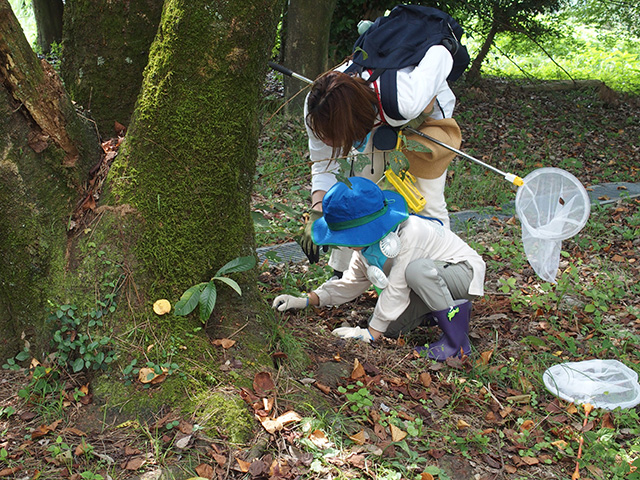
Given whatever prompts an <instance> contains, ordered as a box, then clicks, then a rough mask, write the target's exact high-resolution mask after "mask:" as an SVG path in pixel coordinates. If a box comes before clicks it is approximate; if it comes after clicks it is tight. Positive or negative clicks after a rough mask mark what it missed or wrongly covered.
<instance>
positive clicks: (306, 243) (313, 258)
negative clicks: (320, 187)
mask: <svg viewBox="0 0 640 480" xmlns="http://www.w3.org/2000/svg"><path fill="white" fill-rule="evenodd" d="M320 217H322V212H321V211H320V210H311V211H310V212H309V218H308V219H307V222H306V223H305V225H304V229H303V231H302V235H301V236H300V238H299V239H298V243H299V244H300V247H302V251H303V252H304V254H305V255H306V256H307V258H308V259H309V263H311V264H313V263H317V262H318V260H320V247H318V245H316V244H315V243H313V237H312V235H311V225H313V222H315V221H316V220H318V219H319V218H320ZM323 250H324V251H325V252H326V251H327V250H326V249H323Z"/></svg>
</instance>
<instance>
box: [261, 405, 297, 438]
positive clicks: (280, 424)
mask: <svg viewBox="0 0 640 480" xmlns="http://www.w3.org/2000/svg"><path fill="white" fill-rule="evenodd" d="M256 418H257V419H258V420H259V421H260V423H261V424H262V426H263V427H264V429H265V430H266V431H267V432H269V433H275V432H279V431H280V430H282V429H283V428H284V427H285V425H287V424H288V423H292V422H299V421H300V420H302V417H301V416H300V415H298V414H297V413H296V412H294V411H293V410H290V411H288V412H285V413H283V414H282V415H280V416H279V417H278V418H270V417H261V416H259V415H256Z"/></svg>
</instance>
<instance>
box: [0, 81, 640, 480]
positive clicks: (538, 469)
mask: <svg viewBox="0 0 640 480" xmlns="http://www.w3.org/2000/svg"><path fill="white" fill-rule="evenodd" d="M540 87H541V85H540ZM458 97H459V98H460V106H459V110H458V111H459V116H460V118H461V120H460V124H461V126H462V128H463V134H464V137H465V139H467V140H466V141H465V145H464V148H465V149H466V150H467V151H470V152H476V154H477V153H478V152H483V157H484V158H493V159H496V160H497V161H498V162H499V163H500V166H501V167H502V168H504V169H505V170H509V169H514V170H516V171H520V170H521V169H524V168H525V167H527V166H533V167H535V168H537V167H540V166H551V165H554V166H561V167H563V168H567V169H568V170H570V171H572V173H574V174H575V175H576V176H577V177H578V178H579V179H580V180H581V181H582V182H583V184H584V185H585V186H586V187H589V186H590V185H594V184H599V183H603V182H635V183H637V182H640V120H638V119H640V101H639V100H638V99H637V98H625V97H622V96H620V95H615V94H613V93H612V92H610V91H608V90H607V89H606V88H602V89H600V90H598V89H597V88H596V89H588V90H586V91H585V90H559V91H556V90H540V89H538V90H527V89H525V88H522V86H521V85H518V84H513V83H509V82H503V81H497V80H495V81H490V82H486V83H484V84H481V85H478V86H476V87H472V88H468V89H467V90H466V92H465V93H464V94H463V93H461V92H458ZM472 119H473V123H472ZM525 125H529V127H527V128H525ZM479 132H482V134H480V133H479ZM514 132H519V133H520V135H515V134H514ZM285 133H286V132H285ZM523 148H524V149H525V150H522V149H523ZM284 150H286V149H283V151H284ZM514 151H517V152H518V153H517V154H514ZM280 153H282V152H277V153H276V154H280ZM285 154H286V152H285ZM524 159H526V160H524ZM528 162H531V163H528ZM465 169H466V170H465ZM465 171H468V173H469V175H470V176H471V175H478V173H477V172H474V171H471V170H468V168H467V167H466V166H465V167H463V170H462V171H456V172H455V174H454V175H453V176H452V177H451V179H450V180H451V182H454V181H455V180H456V178H455V176H462V175H463V173H464V172H465ZM480 175H484V174H483V173H480ZM286 177H287V176H284V177H283V178H282V179H280V182H281V183H282V189H283V192H284V189H286V188H287V186H288V185H291V184H293V182H295V183H297V184H300V183H303V182H307V183H305V185H306V184H308V180H309V179H308V177H306V178H300V177H294V178H286ZM260 195H261V193H260V191H257V192H256V201H257V202H261V201H264V199H263V198H261V197H260ZM270 195H274V194H273V193H271V194H270ZM276 195H277V194H276ZM284 195H285V194H284V193H283V197H284ZM500 199H501V197H496V203H495V204H493V205H491V202H488V204H483V206H493V207H497V208H500ZM289 200H290V204H291V206H293V207H299V206H300V205H303V204H306V202H307V201H308V198H307V196H306V195H305V190H304V189H303V190H302V191H301V192H300V193H299V195H298V198H297V199H289ZM467 200H468V199H467ZM467 200H465V198H464V196H460V197H459V200H455V201H454V202H451V203H455V204H459V208H460V209H465V208H468V207H469V206H470V205H468V204H466V203H465V201H467ZM602 200H603V201H606V200H607V199H602ZM301 208H305V207H301ZM278 218H281V217H279V214H274V215H273V216H272V217H271V218H270V220H271V221H275V222H277V221H278ZM639 225H640V200H638V199H632V200H626V201H620V202H614V203H612V204H611V205H610V206H609V207H607V208H604V207H603V208H599V209H598V210H597V211H596V212H594V213H592V220H590V223H589V224H588V225H587V227H586V228H585V230H584V233H583V234H581V238H575V239H571V240H569V241H566V242H565V243H564V244H563V250H565V251H566V252H568V255H567V256H566V257H564V258H563V260H562V262H561V266H560V268H561V271H562V275H561V276H560V277H559V283H558V285H557V286H549V285H546V286H545V285H544V284H541V282H540V280H539V279H538V278H537V277H536V275H535V273H534V272H533V270H532V269H531V268H530V267H528V265H527V264H526V260H523V257H522V249H521V246H519V242H520V237H519V229H518V226H517V222H515V221H514V219H513V218H498V217H493V218H489V219H488V220H486V221H483V222H477V223H473V224H470V225H469V226H468V228H467V229H466V231H465V232H463V234H461V235H462V236H464V237H465V239H466V240H467V241H469V242H470V243H472V244H473V246H474V247H475V248H477V249H478V250H479V251H481V252H482V254H483V257H484V258H485V261H486V262H487V265H488V272H487V279H486V286H485V290H486V295H485V296H484V298H483V299H481V300H480V301H477V302H475V303H474V306H473V308H474V310H473V318H472V324H471V329H470V337H471V343H472V346H473V352H472V354H471V356H470V357H464V358H462V359H450V360H448V361H447V362H445V363H435V362H427V361H425V360H424V359H423V358H420V357H418V356H417V355H416V354H415V353H414V350H413V347H414V346H416V345H422V344H424V343H425V342H429V341H433V340H434V339H436V338H437V336H438V331H437V329H427V328H421V329H418V330H417V331H415V332H412V333H411V334H410V335H409V336H407V337H406V338H402V339H400V340H398V341H395V340H382V341H380V342H377V343H376V344H375V345H371V346H370V345H364V344H360V343H358V342H347V341H344V340H342V339H338V338H336V337H333V336H331V335H330V333H329V332H330V331H331V330H332V329H333V328H335V327H336V326H339V325H341V324H343V323H345V322H346V323H349V324H350V325H356V324H360V325H365V324H366V322H367V320H368V318H369V316H370V314H371V312H372V310H373V307H374V305H375V300H376V297H375V293H373V292H370V293H367V294H365V295H363V296H362V297H361V298H360V299H357V300H355V301H354V302H351V303H349V304H345V305H342V306H340V307H334V308H329V309H308V310H305V311H302V312H297V313H285V314H282V315H279V317H278V318H279V322H280V323H278V324H277V325H276V327H275V329H276V330H277V331H276V335H275V336H276V337H278V338H279V341H276V342H275V343H274V342H272V343H273V344H272V346H271V348H272V350H273V358H274V366H275V367H280V368H274V370H273V372H272V374H271V379H270V380H269V382H273V383H272V386H271V387H270V388H269V389H267V390H270V392H269V393H267V394H266V395H265V394H264V392H261V391H260V390H261V388H260V387H261V385H262V386H264V385H263V384H262V383H261V382H263V381H264V380H265V379H264V378H263V377H261V376H260V375H256V377H255V380H254V382H253V384H254V389H253V391H250V390H247V389H243V391H242V395H243V397H244V398H245V400H247V404H248V408H249V409H250V410H252V411H255V412H256V414H258V415H259V416H260V415H262V416H263V417H265V416H268V417H269V418H273V419H276V420H277V419H278V418H280V419H281V421H282V422H283V424H280V425H279V426H276V427H273V428H272V429H271V430H272V431H267V430H268V426H267V424H266V423H263V425H257V426H256V430H255V431H256V435H255V438H254V440H253V441H252V442H251V443H250V445H243V446H238V445H233V444H231V443H230V442H229V441H228V439H225V438H224V437H220V438H211V437H207V436H205V435H204V434H203V433H202V431H199V430H198V428H197V426H196V423H197V418H184V417H182V416H181V415H180V414H179V413H177V412H173V411H170V410H167V411H160V412H155V414H154V415H153V416H152V418H150V419H147V421H146V422H145V423H143V422H142V420H140V422H137V421H133V422H132V421H127V422H125V421H124V420H122V419H120V418H119V417H118V415H117V412H113V411H111V410H109V411H107V409H104V408H102V405H101V404H100V402H99V401H98V400H97V399H95V401H94V399H93V398H92V394H91V384H90V383H87V380H86V379H85V378H84V377H83V376H81V375H76V376H72V375H70V376H69V377H68V378H65V379H62V380H61V381H62V382H63V385H64V386H63V388H62V389H61V392H62V393H61V394H60V396H59V398H58V400H57V402H55V403H54V404H51V403H48V404H46V406H45V408H43V404H40V405H37V404H36V403H34V402H25V401H24V400H23V398H22V396H21V395H22V393H21V391H24V389H25V388H27V386H28V385H29V382H30V381H32V379H30V378H28V377H27V376H25V374H24V372H23V371H14V370H7V369H4V370H2V371H0V478H12V479H36V478H38V479H61V478H69V479H71V480H79V479H94V480H100V479H102V478H104V479H106V478H112V479H129V478H141V479H142V478H144V479H147V480H148V479H159V478H166V479H170V478H173V479H186V478H190V477H193V476H195V475H196V474H197V475H199V476H200V477H203V478H216V479H217V478H220V479H223V478H238V479H240V478H242V479H263V478H265V479H266V478H274V479H276V478H279V479H295V478H317V479H330V478H331V479H337V478H371V479H387V478H388V479H400V478H402V479H414V478H420V479H421V480H422V479H430V478H435V479H439V480H446V479H450V480H498V479H503V480H517V479H558V480H560V479H563V480H564V479H569V478H571V476H572V474H573V472H574V469H575V466H576V460H577V459H578V458H579V457H581V459H582V460H581V464H580V467H581V477H580V478H583V479H592V480H596V479H607V480H610V479H624V480H632V479H634V478H638V477H637V475H636V473H630V472H631V471H632V470H633V468H632V467H631V463H634V462H635V463H634V465H635V464H637V463H638V462H637V461H636V460H635V459H636V458H637V456H638V451H640V444H639V443H638V440H637V439H638V437H639V436H640V430H639V429H640V427H639V426H638V407H636V408H635V409H628V410H616V411H614V412H608V411H604V410H601V409H596V410H595V411H594V412H593V413H591V415H590V416H589V415H585V412H584V411H583V409H582V408H581V407H580V406H575V405H573V404H570V403H567V402H565V401H562V400H559V399H558V398H556V397H555V396H553V395H552V394H550V393H549V392H548V391H547V390H546V389H545V388H544V385H543V384H542V381H541V378H542V373H543V372H544V370H545V369H546V368H547V367H549V366H551V365H553V364H555V363H560V362H565V361H579V360H586V359H590V358H617V359H620V360H622V361H624V363H626V364H627V365H629V366H631V367H632V368H634V369H635V370H636V371H639V370H640V300H639V299H638V298H639V296H638V293H639V292H638V288H637V285H639V284H640V243H639V242H640V241H639V240H638V235H637V233H638V227H639ZM292 238H293V237H287V236H286V235H285V236H284V237H282V238H281V241H283V242H285V241H290V240H291V239H292ZM262 269H263V270H262V273H261V275H260V282H261V289H262V291H263V294H264V296H265V297H266V298H267V300H270V299H272V298H273V297H274V296H275V295H277V294H278V293H280V292H283V291H288V292H289V291H292V290H295V289H297V290H298V291H304V290H307V291H308V290H309V289H311V288H313V287H314V286H316V282H317V281H318V280H319V279H321V278H322V275H323V274H324V275H326V269H323V263H321V265H320V267H311V268H310V266H309V265H308V264H307V263H306V262H301V263H296V264H279V263H277V262H275V263H274V262H271V263H265V264H264V265H263V266H262ZM596 291H597V292H600V293H598V295H595V294H594V293H593V292H596ZM591 305H593V306H594V308H595V310H596V311H595V312H594V311H593V310H592V309H591V308H589V306H591ZM292 337H293V339H294V340H295V342H294V343H295V345H297V347H295V348H299V349H302V350H303V351H304V353H305V354H306V358H307V360H300V363H294V358H293V357H294V356H293V355H292V354H291V347H290V346H287V345H286V343H287V339H289V340H292ZM231 348H232V347H231ZM295 362H297V360H295ZM231 368H233V365H232V366H231ZM269 382H267V383H269ZM157 388H161V386H160V387H157ZM225 388H230V389H231V388H232V387H231V386H226V387H225ZM78 392H86V393H87V394H86V395H84V396H83V395H82V394H80V395H79V394H78ZM263 398H265V399H266V400H263ZM267 405H268V408H267ZM291 411H293V412H295V413H297V414H299V415H300V417H303V420H302V421H297V420H296V421H293V422H288V421H287V419H285V418H282V417H279V415H283V414H285V413H286V412H291ZM276 424H277V422H276ZM283 427H284V428H283ZM596 432H598V434H597V435H596ZM601 432H604V433H601ZM581 438H582V442H583V445H582V446H580V445H581ZM634 455H635V456H634ZM634 475H636V476H634Z"/></svg>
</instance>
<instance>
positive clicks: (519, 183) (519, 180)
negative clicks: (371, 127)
mask: <svg viewBox="0 0 640 480" xmlns="http://www.w3.org/2000/svg"><path fill="white" fill-rule="evenodd" d="M404 130H406V131H408V132H411V133H414V134H416V135H419V136H421V137H423V138H426V139H427V140H429V141H431V142H433V143H435V144H437V145H440V146H441V147H444V148H446V149H447V150H451V151H452V152H453V153H456V154H458V155H460V156H461V157H464V158H466V159H467V160H471V161H472V162H474V163H477V164H478V165H482V166H483V167H484V168H488V169H489V170H492V171H493V172H495V173H497V174H500V175H502V176H503V177H504V178H505V179H506V180H508V181H509V182H511V183H513V184H514V185H517V186H518V187H520V186H522V184H523V183H524V182H523V180H522V178H520V177H519V176H518V175H515V174H513V173H506V172H503V171H502V170H500V169H498V168H496V167H494V166H493V165H489V164H488V163H485V162H483V161H482V160H478V159H477V158H475V157H472V156H471V155H469V154H467V153H464V152H463V151H462V150H458V149H457V148H453V147H452V146H450V145H447V144H446V143H443V142H441V141H440V140H436V139H435V138H433V137H431V136H429V135H427V134H426V133H423V132H421V131H420V130H417V129H415V128H412V127H405V128H404Z"/></svg>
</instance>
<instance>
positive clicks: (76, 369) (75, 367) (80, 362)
mask: <svg viewBox="0 0 640 480" xmlns="http://www.w3.org/2000/svg"><path fill="white" fill-rule="evenodd" d="M83 368H84V359H82V358H77V359H76V361H75V362H73V372H74V373H78V372H79V371H80V370H82V369H83Z"/></svg>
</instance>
